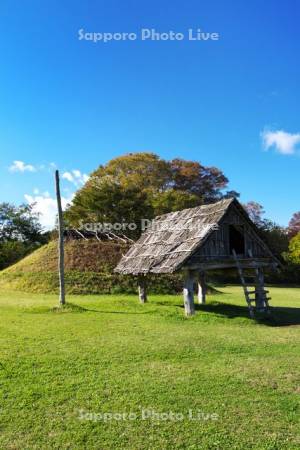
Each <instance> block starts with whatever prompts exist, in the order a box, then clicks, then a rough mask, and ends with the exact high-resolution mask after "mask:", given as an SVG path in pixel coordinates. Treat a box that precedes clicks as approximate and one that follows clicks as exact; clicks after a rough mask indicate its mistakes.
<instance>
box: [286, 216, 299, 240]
mask: <svg viewBox="0 0 300 450" xmlns="http://www.w3.org/2000/svg"><path fill="white" fill-rule="evenodd" d="M299 232H300V211H299V212H296V213H295V214H294V215H293V217H292V218H291V220H290V221H289V225H288V235H289V237H290V238H292V237H294V236H296V235H297V234H298V233H299Z"/></svg>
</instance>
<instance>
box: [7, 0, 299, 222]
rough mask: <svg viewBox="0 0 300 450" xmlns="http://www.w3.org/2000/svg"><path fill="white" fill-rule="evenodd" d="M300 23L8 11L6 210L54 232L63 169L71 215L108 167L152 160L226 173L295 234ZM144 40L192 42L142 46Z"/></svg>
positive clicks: (114, 4) (212, 13)
mask: <svg viewBox="0 0 300 450" xmlns="http://www.w3.org/2000/svg"><path fill="white" fill-rule="evenodd" d="M299 13H300V3H299V2H298V0H286V1H276V0H272V1H271V0H266V1H264V2H262V1H261V0H260V1H258V0H252V1H251V2H246V1H241V0H222V1H221V0H217V1H216V0H210V1H208V0H206V1H201V0H200V1H199V0H196V1H177V0H173V1H172V2H171V1H156V0H154V1H151V2H146V1H141V0H139V1H138V0H135V1H131V0H123V1H121V0H110V1H109V2H107V1H102V0H98V1H95V0H87V1H84V2H83V1H81V0H80V1H79V0H68V1H67V0H59V1H58V0H51V1H50V0H43V1H40V0H18V1H16V0H2V2H1V15H0V21H1V28H0V29H1V35H2V36H1V40H0V51H1V71H0V179H1V190H0V201H11V202H15V203H21V202H23V201H24V200H25V199H26V200H27V201H32V200H36V201H37V205H38V206H37V207H38V208H39V210H40V211H41V212H42V213H43V217H44V219H43V223H44V224H45V225H46V224H49V223H51V220H53V214H54V212H55V202H54V197H53V195H54V192H53V167H54V165H56V166H57V167H58V168H59V169H60V171H61V173H62V174H63V173H66V175H65V177H64V179H63V195H64V198H65V202H66V201H68V199H70V198H71V196H72V193H73V192H74V191H75V189H76V188H77V187H78V186H80V185H81V184H82V183H83V182H84V180H85V179H86V177H85V175H86V174H89V173H90V172H91V171H92V170H94V169H95V168H96V167H97V166H98V165H99V164H101V163H105V162H106V161H108V160H109V159H111V158H112V157H115V156H117V155H120V154H122V153H125V152H130V151H134V152H136V151H153V152H155V153H158V154H159V155H161V156H162V157H164V158H167V159H171V158H173V157H182V158H186V159H195V160H199V161H200V162H201V163H202V164H204V165H213V166H217V167H219V168H220V169H222V170H223V171H224V173H225V174H226V176H227V177H228V178H229V179H230V188H231V189H235V190H237V191H238V192H240V193H241V200H242V201H243V202H247V201H250V200H255V201H257V202H259V203H261V204H262V205H264V207H265V210H266V213H267V216H268V217H269V218H271V219H273V220H275V221H277V222H279V223H280V224H282V225H286V224H287V223H288V221H289V219H290V217H291V215H292V214H293V213H294V212H295V211H299V210H300V199H299V168H300V156H299V154H300V145H299V142H300V134H299V133H300V123H299V104H300V92H299V79H300V73H299V72H300V62H299V54H300V51H299V50H300V31H299V19H300V14H299ZM143 28H154V29H155V30H156V31H157V32H169V30H173V31H176V32H181V33H183V34H184V35H185V38H184V39H183V40H181V41H170V40H168V41H161V40H160V41H153V40H145V41H142V40H141V39H140V31H141V29H143ZM190 28H191V29H193V30H196V29H197V28H200V29H201V30H202V31H204V32H211V33H212V32H216V33H219V40H217V41H212V40H211V41H189V40H188V39H187V38H186V35H187V31H188V29H190ZM80 29H83V30H84V31H85V32H99V33H103V32H110V33H116V32H130V33H136V34H137V36H138V38H137V39H136V40H134V41H128V40H127V41H110V42H107V43H103V42H102V41H99V42H97V43H94V42H91V41H87V40H79V39H78V37H79V34H78V30H80ZM14 161H18V162H17V163H14ZM72 170H75V171H76V172H72Z"/></svg>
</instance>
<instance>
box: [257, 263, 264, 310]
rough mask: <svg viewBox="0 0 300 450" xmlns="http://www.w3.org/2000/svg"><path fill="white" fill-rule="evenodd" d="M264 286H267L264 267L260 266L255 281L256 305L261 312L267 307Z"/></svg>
mask: <svg viewBox="0 0 300 450" xmlns="http://www.w3.org/2000/svg"><path fill="white" fill-rule="evenodd" d="M264 288H265V280H264V271H263V268H262V267H258V268H257V275H256V283H255V290H256V291H257V292H256V294H255V306H256V310H257V311H261V312H262V311H264V310H265V308H266V304H265V295H264Z"/></svg>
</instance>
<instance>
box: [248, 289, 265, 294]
mask: <svg viewBox="0 0 300 450" xmlns="http://www.w3.org/2000/svg"><path fill="white" fill-rule="evenodd" d="M261 293H263V294H268V293H269V291H265V290H264V289H263V290H261V291H257V290H255V291H248V294H261Z"/></svg>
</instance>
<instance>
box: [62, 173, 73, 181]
mask: <svg viewBox="0 0 300 450" xmlns="http://www.w3.org/2000/svg"><path fill="white" fill-rule="evenodd" d="M62 178H64V179H65V180H68V181H70V183H73V182H74V178H73V175H72V174H71V172H64V173H63V174H62Z"/></svg>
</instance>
